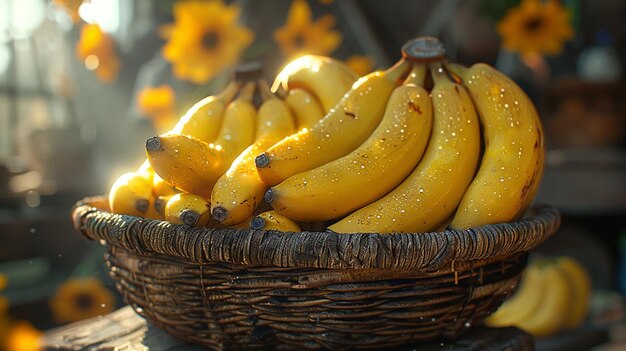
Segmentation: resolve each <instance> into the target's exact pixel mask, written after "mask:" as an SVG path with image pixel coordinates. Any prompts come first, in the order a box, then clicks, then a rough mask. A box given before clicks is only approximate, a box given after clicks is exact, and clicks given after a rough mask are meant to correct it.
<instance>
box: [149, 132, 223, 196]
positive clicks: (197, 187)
mask: <svg viewBox="0 0 626 351" xmlns="http://www.w3.org/2000/svg"><path fill="white" fill-rule="evenodd" d="M146 154H147V156H148V160H149V161H150V164H151V165H152V168H154V171H155V172H156V173H157V174H158V175H159V176H160V177H161V178H163V179H164V180H165V181H166V182H167V183H168V184H171V185H172V186H175V187H176V188H178V189H181V190H184V191H186V192H189V193H192V194H198V195H201V196H203V197H205V198H207V199H209V198H210V197H211V190H212V189H213V185H215V182H216V181H217V179H218V178H219V177H220V176H221V175H222V174H223V173H224V171H223V170H224V169H225V168H226V166H224V164H225V163H226V162H227V160H226V159H225V155H224V151H223V150H222V149H221V148H218V147H216V146H214V145H210V144H207V143H205V142H204V141H202V140H198V139H196V138H194V137H190V136H186V135H182V134H165V135H161V136H155V137H152V138H150V139H148V141H146Z"/></svg>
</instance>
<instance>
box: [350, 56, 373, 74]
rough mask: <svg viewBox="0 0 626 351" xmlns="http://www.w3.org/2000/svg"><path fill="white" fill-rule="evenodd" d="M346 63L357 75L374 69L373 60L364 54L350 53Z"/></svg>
mask: <svg viewBox="0 0 626 351" xmlns="http://www.w3.org/2000/svg"><path fill="white" fill-rule="evenodd" d="M346 64H347V65H348V66H350V68H352V70H354V71H355V72H356V73H357V74H358V75H359V76H364V75H366V74H368V73H371V72H372V71H373V70H374V60H372V59H371V58H370V57H368V56H365V55H352V56H350V57H348V59H347V60H346Z"/></svg>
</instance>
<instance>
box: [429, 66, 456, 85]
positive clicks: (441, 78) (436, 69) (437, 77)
mask: <svg viewBox="0 0 626 351" xmlns="http://www.w3.org/2000/svg"><path fill="white" fill-rule="evenodd" d="M430 75H431V76H432V77H433V80H434V81H435V85H444V84H451V83H453V82H452V81H451V80H450V78H449V77H448V75H447V74H446V71H445V70H444V69H443V65H442V64H441V63H439V62H436V63H433V64H432V65H430Z"/></svg>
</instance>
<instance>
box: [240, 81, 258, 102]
mask: <svg viewBox="0 0 626 351" xmlns="http://www.w3.org/2000/svg"><path fill="white" fill-rule="evenodd" d="M255 88H256V83H255V82H248V83H246V85H244V86H243V88H241V90H240V91H239V96H238V97H237V99H241V100H244V101H248V102H252V99H253V98H254V89H255Z"/></svg>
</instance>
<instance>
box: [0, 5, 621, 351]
mask: <svg viewBox="0 0 626 351" xmlns="http://www.w3.org/2000/svg"><path fill="white" fill-rule="evenodd" d="M193 6H199V7H198V8H201V9H202V11H206V12H204V13H205V14H206V21H207V22H210V21H213V22H214V23H217V24H216V25H215V26H214V27H213V32H211V33H206V32H204V31H206V29H205V27H204V26H203V25H202V24H201V23H200V24H198V23H192V22H189V21H185V20H184V18H185V11H192V10H193ZM624 18H626V1H617V0H602V1H591V0H564V1H542V2H536V1H532V0H523V1H517V0H506V1H498V0H472V1H460V0H441V1H401V0H386V1H376V0H362V1H355V0H341V1H339V0H337V1H332V0H325V1H323V0H272V1H268V0H266V1H251V0H240V1H225V2H222V1H208V2H202V1H201V2H200V4H198V3H196V2H194V1H184V0H181V1H173V0H155V1H149V0H136V1H131V0H85V1H82V0H52V1H44V0H19V1H18V0H1V1H0V344H2V345H14V344H10V343H11V340H13V341H15V340H29V337H35V336H37V335H40V334H41V333H42V332H45V331H46V330H48V329H50V328H54V327H58V326H61V325H65V324H67V323H70V322H74V321H78V320H81V319H84V318H88V317H93V316H97V315H101V314H106V313H109V312H111V311H113V310H115V309H117V308H119V307H121V306H122V305H123V302H122V301H121V299H120V298H119V296H118V295H117V293H116V292H115V288H114V287H113V285H112V283H111V282H110V281H109V279H108V277H107V275H106V267H104V266H103V265H104V261H103V260H102V255H103V253H104V249H103V247H101V246H100V245H99V244H98V243H95V242H89V241H87V240H85V238H83V237H81V236H80V235H79V234H78V233H77V232H76V231H74V229H73V228H72V224H71V220H70V211H71V208H72V206H73V204H74V203H75V202H76V201H77V200H79V199H81V198H83V197H85V196H88V195H96V194H105V193H106V192H107V190H108V189H109V187H110V186H111V184H112V183H113V181H114V180H115V179H116V178H117V177H118V176H119V175H120V174H122V173H124V172H126V171H127V170H129V169H135V168H137V167H138V166H139V164H141V162H142V160H143V159H144V157H145V155H144V153H143V150H144V148H143V145H144V143H145V140H146V139H147V138H149V137H150V136H152V135H154V134H156V133H158V132H159V131H163V130H165V129H166V126H168V125H170V124H171V123H172V121H173V120H174V119H175V118H176V116H180V115H181V114H182V113H184V111H185V110H186V109H188V108H189V107H191V105H192V104H193V103H195V102H196V101H198V100H200V99H201V98H203V97H205V96H207V95H211V94H214V93H216V92H219V91H220V90H221V88H222V87H223V86H224V85H225V83H226V81H227V80H228V79H229V77H230V74H231V73H232V69H233V67H235V65H236V64H237V63H242V62H249V61H261V62H262V63H263V67H264V75H265V77H266V78H267V79H268V80H270V81H271V79H272V77H273V76H275V74H276V73H277V72H278V70H279V69H280V68H281V66H283V65H284V64H285V63H286V62H287V60H289V59H292V58H294V57H296V56H297V55H300V54H302V53H305V52H306V53H314V54H321V55H331V56H334V57H337V58H339V59H342V60H344V61H346V62H347V63H348V64H350V65H351V66H352V67H353V68H354V69H355V70H357V72H359V73H360V74H361V75H363V74H366V73H368V72H370V71H372V70H374V69H377V68H385V67H388V66H389V65H391V64H392V63H393V62H395V60H397V59H398V58H399V57H400V52H399V48H400V47H401V46H402V44H403V43H404V42H405V41H407V40H408V39H411V38H413V37H416V36H421V35H433V36H437V37H439V38H440V39H441V41H442V42H443V43H444V45H445V46H446V50H447V54H448V56H449V58H450V59H451V60H452V61H456V62H460V63H463V64H472V63H475V62H487V63H490V64H492V65H494V66H496V67H497V68H498V69H500V70H501V71H503V72H505V73H507V74H508V75H509V76H511V77H512V78H514V79H515V80H516V81H517V82H518V83H519V84H520V85H521V86H522V87H523V88H524V89H525V90H526V91H527V92H528V94H529V95H530V96H531V98H532V99H533V100H534V102H535V103H536V105H537V107H538V109H539V111H540V115H541V117H542V120H543V123H544V127H545V130H546V142H547V145H548V157H547V160H546V162H547V169H546V174H545V176H544V180H543V183H542V186H541V188H540V190H539V194H538V198H537V202H543V203H548V204H551V205H554V206H556V207H558V208H559V209H560V210H561V212H562V214H563V216H564V220H563V224H562V227H561V229H560V230H559V233H558V234H557V235H555V236H554V237H553V238H551V239H550V240H549V241H548V242H546V243H545V244H544V245H543V246H542V247H541V248H540V249H539V250H538V252H543V253H551V254H557V255H559V254H567V255H571V256H573V257H575V258H576V259H578V260H579V262H581V263H582V264H583V265H584V266H585V267H586V268H587V270H588V271H589V272H590V273H591V274H590V275H591V277H592V280H593V286H594V299H593V300H592V307H593V308H592V316H591V317H592V318H591V320H592V322H596V323H600V324H601V323H609V322H611V321H619V320H623V319H624V308H623V300H624V299H623V297H624V294H626V216H625V214H626V150H625V146H626V85H625V84H624V69H625V68H626V50H625V46H626V45H625V44H626V22H625V21H624ZM173 33H178V34H179V35H180V34H181V33H182V35H183V36H186V37H190V38H203V39H204V40H197V41H195V42H192V41H180V40H177V39H176V38H177V36H176V35H173ZM227 33H229V37H228V38H227V39H226V38H225V35H226V34H227ZM537 33H544V34H540V35H538V34H537ZM207 34H208V35H207ZM228 53H231V54H232V55H229V54H228ZM216 58H217V59H216ZM198 62H201V64H200V65H199V66H198V65H197V63H198ZM193 65H196V66H197V67H192V66H193ZM192 68H193V69H192ZM594 318H595V319H594ZM22 346H23V345H22ZM6 347H7V348H10V347H9V346H6ZM11 347H13V349H16V348H15V346H11ZM23 347H27V346H23Z"/></svg>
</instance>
